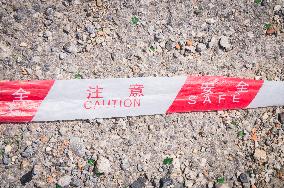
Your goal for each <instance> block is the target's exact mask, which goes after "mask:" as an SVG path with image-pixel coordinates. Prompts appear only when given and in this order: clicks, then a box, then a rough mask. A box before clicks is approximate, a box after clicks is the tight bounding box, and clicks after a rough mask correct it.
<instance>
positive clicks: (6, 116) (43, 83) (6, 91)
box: [0, 80, 54, 122]
mask: <svg viewBox="0 0 284 188" xmlns="http://www.w3.org/2000/svg"><path fill="white" fill-rule="evenodd" d="M53 84H54V80H38V81H2V82H0V122H29V121H31V120H32V119H33V117H34V115H35V114H36V112H37V110H38V108H39V106H40V104H41V102H42V101H43V100H44V98H45V97H46V95H47V94H48V92H49V90H50V88H51V87H52V85H53Z"/></svg>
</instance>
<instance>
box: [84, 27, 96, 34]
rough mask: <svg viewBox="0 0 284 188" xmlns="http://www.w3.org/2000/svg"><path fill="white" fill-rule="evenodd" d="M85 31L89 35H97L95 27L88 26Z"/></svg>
mask: <svg viewBox="0 0 284 188" xmlns="http://www.w3.org/2000/svg"><path fill="white" fill-rule="evenodd" d="M85 29H86V31H87V32H88V33H89V34H94V33H96V28H95V27H94V26H93V25H86V27H85Z"/></svg>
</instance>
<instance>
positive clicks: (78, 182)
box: [70, 178, 82, 187]
mask: <svg viewBox="0 0 284 188" xmlns="http://www.w3.org/2000/svg"><path fill="white" fill-rule="evenodd" d="M70 185H71V186H73V187H81V186H82V182H81V180H80V179H78V178H73V179H72V182H71V183H70Z"/></svg>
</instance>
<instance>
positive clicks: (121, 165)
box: [120, 159, 130, 170]
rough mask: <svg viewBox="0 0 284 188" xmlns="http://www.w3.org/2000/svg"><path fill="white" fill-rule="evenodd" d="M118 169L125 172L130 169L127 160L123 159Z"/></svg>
mask: <svg viewBox="0 0 284 188" xmlns="http://www.w3.org/2000/svg"><path fill="white" fill-rule="evenodd" d="M120 167H121V169H122V170H127V169H128V168H129V167H130V164H129V161H128V159H123V160H122V161H121V164H120Z"/></svg>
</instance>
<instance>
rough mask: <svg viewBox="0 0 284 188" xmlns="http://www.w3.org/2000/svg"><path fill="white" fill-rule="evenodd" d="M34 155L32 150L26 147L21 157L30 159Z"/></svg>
mask: <svg viewBox="0 0 284 188" xmlns="http://www.w3.org/2000/svg"><path fill="white" fill-rule="evenodd" d="M33 154H34V150H33V148H32V147H31V146H28V147H26V149H25V150H24V151H23V152H22V156H23V157H26V158H28V157H31V156H32V155H33Z"/></svg>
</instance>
